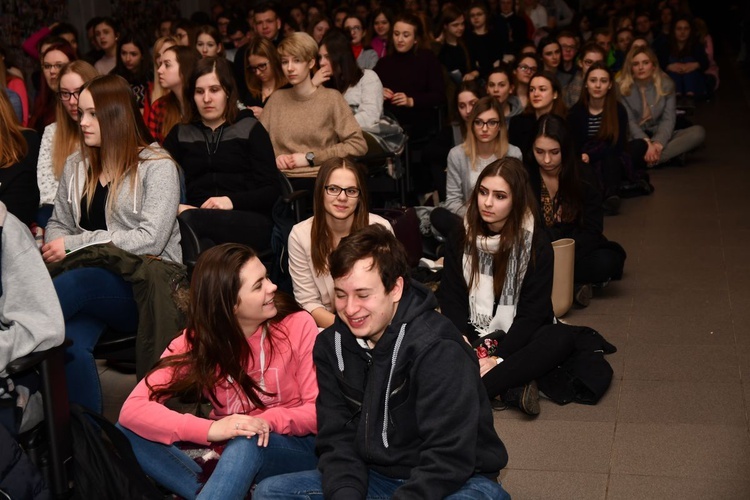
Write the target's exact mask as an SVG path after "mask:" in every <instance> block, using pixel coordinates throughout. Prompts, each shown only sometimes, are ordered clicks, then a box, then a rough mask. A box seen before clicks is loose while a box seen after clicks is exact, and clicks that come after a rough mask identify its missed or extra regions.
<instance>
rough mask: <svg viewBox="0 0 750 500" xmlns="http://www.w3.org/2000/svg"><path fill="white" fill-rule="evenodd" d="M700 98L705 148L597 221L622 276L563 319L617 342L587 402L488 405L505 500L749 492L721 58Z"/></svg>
mask: <svg viewBox="0 0 750 500" xmlns="http://www.w3.org/2000/svg"><path fill="white" fill-rule="evenodd" d="M722 71H725V73H724V75H723V76H724V77H725V78H724V79H722V89H721V93H720V95H719V96H718V98H717V99H716V100H715V101H714V102H713V103H709V104H707V105H704V106H701V107H700V108H699V109H698V112H697V113H696V117H695V120H696V122H699V123H702V124H704V125H705V126H706V129H707V132H708V139H707V144H706V148H705V149H703V150H701V151H699V152H697V153H696V154H694V155H693V156H692V157H690V158H689V162H688V166H687V167H685V168H667V169H660V170H658V171H655V172H653V173H652V182H653V184H654V186H655V187H656V192H655V193H654V194H653V195H652V196H650V197H648V198H636V199H632V200H625V201H624V203H623V208H622V214H621V215H619V216H617V217H610V218H607V219H605V232H606V234H607V236H608V237H609V238H610V239H612V240H615V241H618V242H620V243H621V244H622V245H623V246H624V247H625V248H626V250H627V251H628V260H627V262H626V266H625V269H626V274H625V277H624V279H623V281H622V282H619V283H614V284H612V285H611V286H610V287H609V288H607V289H605V290H604V291H603V293H601V294H600V295H598V296H596V297H595V299H594V300H593V301H592V303H591V305H590V306H589V307H588V308H587V309H577V310H573V311H571V312H570V313H568V315H567V316H566V317H565V320H566V321H568V322H570V323H574V324H585V325H589V326H592V327H594V328H596V329H598V330H599V331H601V332H602V333H603V334H604V335H605V336H606V337H607V338H608V339H609V340H610V341H611V342H613V343H614V344H615V345H616V346H617V347H618V349H619V350H618V352H617V353H616V354H614V355H612V356H610V357H609V360H610V362H611V363H612V366H613V368H614V372H615V379H614V381H613V383H612V386H611V388H610V390H609V392H608V393H607V395H606V396H605V397H604V398H603V400H602V401H601V402H600V403H599V404H598V405H597V406H594V407H586V406H576V405H569V406H565V407H559V406H557V405H555V404H554V403H551V402H549V401H543V402H542V413H541V415H540V416H539V417H538V418H537V419H536V420H534V421H530V420H528V419H527V418H525V417H523V416H521V415H519V414H518V413H516V412H503V413H498V414H496V419H495V422H496V427H497V430H498V433H499V434H500V436H501V437H502V438H503V440H504V441H505V443H506V446H507V447H508V451H509V455H510V462H509V464H508V468H507V469H506V470H505V471H503V473H502V475H501V479H502V481H503V483H504V485H505V486H506V488H507V490H508V491H509V492H510V493H511V494H512V496H513V497H514V498H518V499H524V500H525V499H535V498H550V499H565V498H570V499H587V498H591V499H604V498H606V499H659V500H664V499H671V498H675V499H676V498H680V499H685V498H696V499H697V498H716V499H735V498H736V499H747V498H750V438H749V436H748V406H750V381H748V374H749V373H750V332H749V331H748V330H749V329H748V324H750V252H748V250H747V249H748V248H750V217H748V212H747V208H746V207H747V201H746V200H747V199H748V194H747V193H748V190H749V189H750V170H748V168H747V165H748V162H747V157H746V155H745V154H743V153H744V151H743V150H744V145H745V144H747V142H748V137H750V120H748V114H749V112H750V109H748V107H749V106H748V104H749V102H750V101H748V100H747V99H746V97H745V96H747V95H748V94H747V93H745V92H744V91H743V87H744V88H749V87H746V85H743V84H742V83H741V80H740V79H739V77H737V76H736V74H732V73H735V72H734V71H733V68H729V67H727V68H726V70H725V69H724V68H723V69H722Z"/></svg>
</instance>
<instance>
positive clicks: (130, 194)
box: [45, 143, 182, 263]
mask: <svg viewBox="0 0 750 500" xmlns="http://www.w3.org/2000/svg"><path fill="white" fill-rule="evenodd" d="M150 148H151V149H144V150H143V151H142V152H141V154H140V157H141V160H142V161H141V163H140V164H139V165H138V171H137V172H138V179H137V180H136V182H135V184H134V185H133V188H132V189H131V187H130V179H129V178H125V179H124V180H123V182H122V183H121V186H120V190H119V192H118V193H110V196H116V198H115V199H114V202H113V205H112V209H111V210H107V214H106V220H107V230H106V231H105V230H97V231H86V230H84V229H83V228H82V227H81V226H80V220H81V198H82V196H83V190H84V186H85V182H86V169H87V168H88V167H87V165H86V163H85V162H84V161H83V157H82V155H81V153H80V152H76V153H73V154H72V155H70V156H69V157H68V159H67V161H66V162H65V169H64V170H63V174H62V177H61V178H60V185H59V186H58V189H57V195H56V196H55V209H54V210H53V211H52V217H51V218H50V220H49V222H48V223H47V229H46V233H45V241H47V242H50V241H52V240H55V239H57V238H60V237H63V238H64V239H65V249H66V250H69V251H71V250H75V249H77V248H79V247H81V246H82V245H87V244H92V243H97V242H107V241H111V242H112V243H113V244H114V245H115V246H117V247H118V248H121V249H122V250H125V251H127V252H130V253H132V254H135V255H155V256H158V257H162V258H164V259H167V260H171V261H173V262H180V263H181V262H182V249H181V248H180V228H179V226H178V224H177V208H178V205H179V201H180V180H179V173H178V170H177V166H176V165H175V163H174V161H173V160H172V159H171V158H170V157H169V154H168V153H167V152H166V151H164V150H163V149H161V147H159V145H158V144H156V143H154V144H152V145H151V146H150Z"/></svg>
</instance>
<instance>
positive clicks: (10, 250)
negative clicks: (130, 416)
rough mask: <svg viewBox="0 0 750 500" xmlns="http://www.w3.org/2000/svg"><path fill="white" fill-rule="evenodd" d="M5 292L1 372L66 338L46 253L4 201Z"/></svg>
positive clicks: (0, 305) (0, 316) (0, 226)
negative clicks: (10, 365) (13, 363)
mask: <svg viewBox="0 0 750 500" xmlns="http://www.w3.org/2000/svg"><path fill="white" fill-rule="evenodd" d="M0 232H1V233H2V253H1V255H2V258H1V260H2V267H1V268H0V269H2V279H1V280H0V283H2V293H0V376H2V375H4V372H5V369H6V367H7V366H8V363H9V362H11V361H13V360H15V359H18V358H20V357H22V356H25V355H27V354H29V353H30V352H34V351H42V350H44V349H49V348H51V347H53V346H56V345H60V344H62V341H63V340H64V339H65V322H64V321H63V315H62V311H61V310H60V302H59V301H58V299H57V293H56V292H55V287H54V286H53V285H52V278H50V276H49V272H47V268H46V267H44V262H43V261H42V255H41V254H40V253H39V248H38V247H37V245H36V242H35V241H34V238H33V237H32V236H31V232H30V231H29V228H28V227H26V226H24V225H23V223H22V222H21V221H19V220H18V219H17V218H16V217H15V216H14V215H13V214H10V213H8V211H7V209H6V208H5V205H3V204H2V202H0Z"/></svg>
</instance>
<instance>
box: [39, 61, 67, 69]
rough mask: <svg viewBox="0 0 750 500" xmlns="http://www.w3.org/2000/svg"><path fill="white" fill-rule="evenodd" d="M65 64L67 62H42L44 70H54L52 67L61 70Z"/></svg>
mask: <svg viewBox="0 0 750 500" xmlns="http://www.w3.org/2000/svg"><path fill="white" fill-rule="evenodd" d="M65 64H67V63H55V64H50V63H44V64H42V69H43V70H44V71H52V68H55V69H56V70H57V71H60V70H61V69H62V67H63V66H65Z"/></svg>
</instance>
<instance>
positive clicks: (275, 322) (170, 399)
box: [119, 243, 318, 500]
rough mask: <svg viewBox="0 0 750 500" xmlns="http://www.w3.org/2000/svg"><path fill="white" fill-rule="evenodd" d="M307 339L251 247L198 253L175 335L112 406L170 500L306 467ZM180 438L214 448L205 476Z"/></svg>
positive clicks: (309, 465)
mask: <svg viewBox="0 0 750 500" xmlns="http://www.w3.org/2000/svg"><path fill="white" fill-rule="evenodd" d="M317 334H318V330H317V328H315V323H314V322H313V320H312V318H311V317H310V315H309V314H307V313H306V312H304V311H302V310H301V309H300V308H299V306H298V305H297V304H296V303H295V302H294V301H293V300H292V299H291V298H290V297H287V296H284V295H283V294H281V293H276V285H274V284H273V283H272V282H271V281H270V280H269V279H268V278H267V277H266V269H265V267H264V266H263V264H262V263H261V262H260V260H259V259H258V257H257V256H256V254H255V252H253V250H252V249H251V248H249V247H247V246H244V245H239V244H234V243H226V244H223V245H219V246H216V247H213V248H210V249H209V250H206V251H205V252H204V253H203V254H202V255H201V256H200V258H199V259H198V263H197V264H196V267H195V272H194V273H193V279H192V284H191V287H190V300H189V306H188V313H187V327H186V329H185V331H184V332H183V333H182V335H180V336H179V337H177V338H176V339H175V340H173V341H172V343H171V344H170V345H169V347H168V348H167V350H166V351H164V354H163V355H162V359H161V361H159V363H158V364H157V365H156V367H155V368H154V369H153V370H152V371H151V372H150V373H149V374H148V375H147V376H146V377H145V378H144V379H143V380H141V381H140V382H139V383H138V385H137V386H136V387H135V389H133V392H132V393H131V394H130V396H128V399H127V400H126V401H125V404H124V405H123V407H122V411H121V412H120V421H119V426H120V428H121V429H122V430H123V431H124V432H125V435H126V436H127V437H128V439H129V440H130V442H131V444H132V446H133V451H134V452H135V455H136V457H137V459H138V462H139V463H140V464H141V466H142V467H143V469H144V471H145V472H146V474H148V475H149V476H151V477H152V478H153V479H154V480H155V481H156V482H157V483H159V484H160V485H162V486H163V487H165V488H167V489H168V490H170V491H172V492H174V493H176V494H178V495H179V496H180V497H182V498H186V499H193V498H205V499H214V498H215V499H219V498H220V499H222V500H234V499H237V500H240V499H243V498H245V496H246V495H247V492H248V490H249V489H250V487H251V485H252V484H253V483H255V482H259V481H261V480H262V479H265V478H266V477H270V476H274V475H277V474H284V473H288V472H297V471H304V470H311V469H314V468H315V466H316V465H317V458H316V457H315V439H314V436H313V434H315V432H316V431H317V419H316V414H315V398H316V396H317V394H318V386H317V382H316V377H315V368H314V366H313V359H312V349H313V344H314V342H315V338H316V337H317ZM204 407H206V408H207V411H206V412H202V411H199V409H202V408H204ZM208 407H210V408H211V409H210V413H209V411H208ZM177 409H183V410H185V409H189V410H192V412H189V413H185V412H184V411H183V412H180V411H177ZM180 444H184V445H187V446H188V447H191V448H196V447H203V448H207V447H210V448H211V449H212V450H215V451H216V449H217V447H218V448H219V450H221V448H223V451H221V457H220V458H219V460H218V463H217V464H216V468H215V469H214V470H213V472H212V473H211V475H210V477H209V478H208V480H206V479H205V473H204V471H203V470H202V469H201V466H200V465H198V463H196V462H195V461H193V459H192V458H190V457H189V456H188V454H187V453H186V452H184V451H183V450H182V449H180V448H179V445H180Z"/></svg>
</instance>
